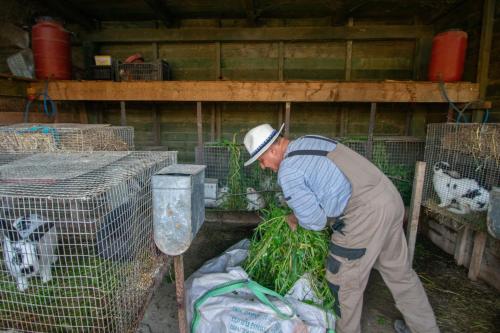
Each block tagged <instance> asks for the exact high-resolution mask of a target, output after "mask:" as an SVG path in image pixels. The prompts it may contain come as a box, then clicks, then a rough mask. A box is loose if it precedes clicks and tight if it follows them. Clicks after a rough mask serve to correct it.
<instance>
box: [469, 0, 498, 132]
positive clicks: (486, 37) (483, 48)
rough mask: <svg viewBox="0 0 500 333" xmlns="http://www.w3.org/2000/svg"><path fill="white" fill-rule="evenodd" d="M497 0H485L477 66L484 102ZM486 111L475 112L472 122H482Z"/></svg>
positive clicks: (480, 95)
mask: <svg viewBox="0 0 500 333" xmlns="http://www.w3.org/2000/svg"><path fill="white" fill-rule="evenodd" d="M495 2H496V0H484V4H483V24H482V27H481V42H480V45H479V61H478V65H477V82H478V83H479V99H480V100H481V101H484V99H485V97H486V88H488V71H489V67H490V53H491V44H492V40H493V24H494V21H495ZM483 116H484V111H481V110H474V111H473V113H472V121H474V122H481V121H482V119H483Z"/></svg>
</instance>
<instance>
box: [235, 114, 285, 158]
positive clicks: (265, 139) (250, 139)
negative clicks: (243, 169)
mask: <svg viewBox="0 0 500 333" xmlns="http://www.w3.org/2000/svg"><path fill="white" fill-rule="evenodd" d="M283 127H285V124H283V125H281V127H280V129H279V131H276V130H275V129H274V128H272V127H271V125H269V124H263V125H259V126H257V127H254V128H252V129H251V130H250V131H248V133H247V134H246V135H245V138H244V139H243V144H244V145H245V148H246V149H247V151H248V153H249V154H250V159H249V160H248V161H246V162H245V164H244V165H245V166H248V165H250V164H252V163H253V162H255V161H256V160H257V159H258V158H259V157H260V155H262V154H264V153H265V152H266V150H267V149H268V148H269V147H270V146H271V145H272V144H273V142H274V141H276V139H277V138H278V136H279V135H280V133H281V131H282V130H283Z"/></svg>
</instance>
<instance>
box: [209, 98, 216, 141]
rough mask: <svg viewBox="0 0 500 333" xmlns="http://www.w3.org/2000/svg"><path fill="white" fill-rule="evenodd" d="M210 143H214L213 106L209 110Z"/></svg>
mask: <svg viewBox="0 0 500 333" xmlns="http://www.w3.org/2000/svg"><path fill="white" fill-rule="evenodd" d="M210 141H212V142H214V141H215V104H212V108H211V109H210Z"/></svg>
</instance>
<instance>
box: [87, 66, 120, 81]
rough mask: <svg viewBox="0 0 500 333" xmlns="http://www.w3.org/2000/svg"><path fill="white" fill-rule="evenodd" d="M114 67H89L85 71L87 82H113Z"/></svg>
mask: <svg viewBox="0 0 500 333" xmlns="http://www.w3.org/2000/svg"><path fill="white" fill-rule="evenodd" d="M115 74H116V69H115V66H113V65H110V66H90V67H89V68H88V70H87V79H88V80H110V81H115Z"/></svg>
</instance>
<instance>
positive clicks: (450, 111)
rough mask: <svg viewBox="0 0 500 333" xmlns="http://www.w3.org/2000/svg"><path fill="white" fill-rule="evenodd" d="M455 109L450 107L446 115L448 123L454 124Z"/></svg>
mask: <svg viewBox="0 0 500 333" xmlns="http://www.w3.org/2000/svg"><path fill="white" fill-rule="evenodd" d="M453 112H454V110H453V108H452V107H451V106H450V107H449V108H448V113H447V114H446V122H447V123H452V122H453Z"/></svg>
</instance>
